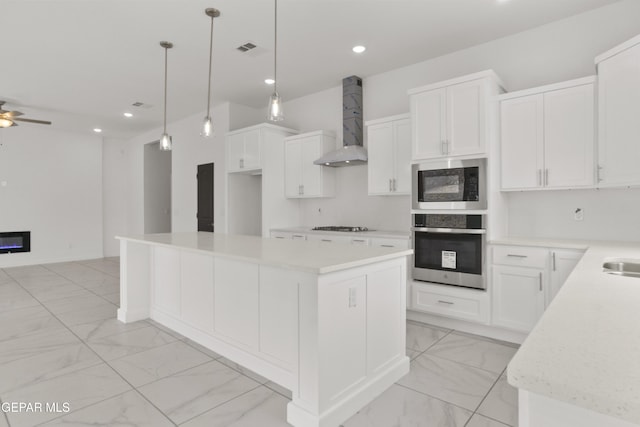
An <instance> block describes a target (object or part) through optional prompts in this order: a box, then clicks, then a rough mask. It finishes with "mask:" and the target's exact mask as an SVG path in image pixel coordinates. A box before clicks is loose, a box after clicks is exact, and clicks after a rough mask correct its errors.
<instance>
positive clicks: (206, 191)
mask: <svg viewBox="0 0 640 427" xmlns="http://www.w3.org/2000/svg"><path fill="white" fill-rule="evenodd" d="M197 176H198V214H197V217H198V231H213V163H207V164H205V165H198V175H197Z"/></svg>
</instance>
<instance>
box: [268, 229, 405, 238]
mask: <svg viewBox="0 0 640 427" xmlns="http://www.w3.org/2000/svg"><path fill="white" fill-rule="evenodd" d="M312 228H313V227H278V228H271V229H270V230H269V231H275V232H284V233H303V234H321V235H332V236H348V237H366V238H374V239H375V238H380V239H407V240H409V239H411V233H409V232H408V231H392V230H370V231H329V230H313V229H312Z"/></svg>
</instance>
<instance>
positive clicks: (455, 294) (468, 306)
mask: <svg viewBox="0 0 640 427" xmlns="http://www.w3.org/2000/svg"><path fill="white" fill-rule="evenodd" d="M410 307H411V309H412V310H416V311H423V312H427V313H432V314H437V315H441V316H446V317H452V318H456V319H462V320H467V321H470V322H476V323H488V322H489V307H490V303H489V297H488V295H487V292H485V291H482V290H477V289H467V288H460V287H457V286H448V285H438V284H434V283H426V282H424V283H423V282H416V281H413V282H412V283H411V305H410Z"/></svg>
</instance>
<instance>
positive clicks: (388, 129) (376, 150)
mask: <svg viewBox="0 0 640 427" xmlns="http://www.w3.org/2000/svg"><path fill="white" fill-rule="evenodd" d="M393 135H394V124H393V123H392V122H388V123H383V124H380V125H375V126H370V127H369V129H367V141H368V143H369V144H368V147H367V150H368V156H369V161H368V163H369V164H368V165H367V169H368V171H367V173H368V175H369V194H373V195H376V194H389V193H391V192H392V191H393V185H392V184H393V181H392V180H393V177H394V172H393V159H394V137H393ZM409 162H410V159H409V160H407V164H409Z"/></svg>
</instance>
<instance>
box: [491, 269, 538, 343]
mask: <svg viewBox="0 0 640 427" xmlns="http://www.w3.org/2000/svg"><path fill="white" fill-rule="evenodd" d="M492 269H493V280H492V286H493V289H492V294H493V324H494V325H496V326H502V327H505V328H509V329H514V330H516V331H521V332H529V331H530V330H531V329H532V328H533V327H534V326H535V324H536V322H537V321H538V319H539V318H540V316H542V313H543V312H544V291H543V289H544V281H545V280H544V270H541V269H535V268H521V267H508V266H502V265H494V266H493V267H492Z"/></svg>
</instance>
